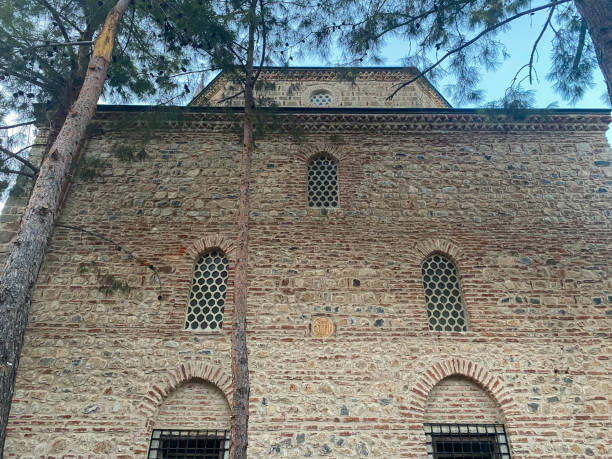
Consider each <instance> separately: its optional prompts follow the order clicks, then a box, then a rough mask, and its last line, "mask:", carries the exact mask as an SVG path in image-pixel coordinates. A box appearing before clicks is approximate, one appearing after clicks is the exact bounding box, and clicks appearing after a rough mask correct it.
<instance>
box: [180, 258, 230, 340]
mask: <svg viewBox="0 0 612 459" xmlns="http://www.w3.org/2000/svg"><path fill="white" fill-rule="evenodd" d="M227 273H228V263H227V258H226V257H225V255H224V254H223V252H221V251H220V250H213V251H211V252H207V253H205V254H203V255H201V256H200V258H199V259H198V261H197V262H196V264H195V267H194V268H193V281H192V283H191V293H190V294H189V304H188V305H187V318H186V319H185V329H186V330H216V329H220V328H222V327H223V311H224V310H225V291H226V290H227Z"/></svg>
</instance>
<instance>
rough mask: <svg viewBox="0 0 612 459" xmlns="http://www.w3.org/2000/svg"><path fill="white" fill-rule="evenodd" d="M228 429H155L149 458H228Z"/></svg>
mask: <svg viewBox="0 0 612 459" xmlns="http://www.w3.org/2000/svg"><path fill="white" fill-rule="evenodd" d="M228 457H229V432H228V431H227V430H158V429H156V430H154V431H153V435H151V443H150V445H149V455H148V456H147V459H188V458H193V459H196V458H197V459H227V458H228Z"/></svg>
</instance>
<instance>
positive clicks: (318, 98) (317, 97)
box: [310, 92, 332, 107]
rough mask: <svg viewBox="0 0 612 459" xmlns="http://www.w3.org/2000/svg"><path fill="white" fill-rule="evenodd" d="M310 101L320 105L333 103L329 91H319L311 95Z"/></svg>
mask: <svg viewBox="0 0 612 459" xmlns="http://www.w3.org/2000/svg"><path fill="white" fill-rule="evenodd" d="M310 103H312V104H313V105H317V106H319V107H324V106H326V105H330V104H331V103H332V96H331V94H330V93H328V92H317V93H315V94H313V95H312V96H310Z"/></svg>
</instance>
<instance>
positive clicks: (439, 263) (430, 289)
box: [422, 255, 468, 332]
mask: <svg viewBox="0 0 612 459" xmlns="http://www.w3.org/2000/svg"><path fill="white" fill-rule="evenodd" d="M422 273H423V288H424V289H425V299H426V301H427V318H428V321H429V329H430V330H435V331H455V332H463V331H467V329H468V326H467V318H466V314H465V308H464V307H463V299H462V298H461V288H460V286H459V276H458V275H457V268H455V265H454V264H453V262H452V261H450V260H449V259H448V258H446V257H444V256H442V255H432V256H430V257H429V258H427V260H425V262H424V263H423V268H422Z"/></svg>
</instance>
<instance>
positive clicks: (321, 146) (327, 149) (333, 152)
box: [297, 141, 347, 164]
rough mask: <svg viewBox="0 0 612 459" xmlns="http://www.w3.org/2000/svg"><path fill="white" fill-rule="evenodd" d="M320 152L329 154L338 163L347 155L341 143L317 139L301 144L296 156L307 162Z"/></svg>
mask: <svg viewBox="0 0 612 459" xmlns="http://www.w3.org/2000/svg"><path fill="white" fill-rule="evenodd" d="M320 154H325V155H326V156H330V157H332V158H333V159H335V160H336V161H337V162H338V163H340V162H341V161H343V160H344V159H346V157H347V154H346V152H345V151H344V148H343V146H342V144H340V143H338V144H336V143H331V142H326V141H319V142H312V143H308V144H306V145H303V146H302V147H301V148H300V150H299V151H298V154H297V158H298V159H299V160H300V161H301V162H303V163H305V164H308V163H309V162H310V160H311V159H312V158H314V157H315V156H317V155H320Z"/></svg>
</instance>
